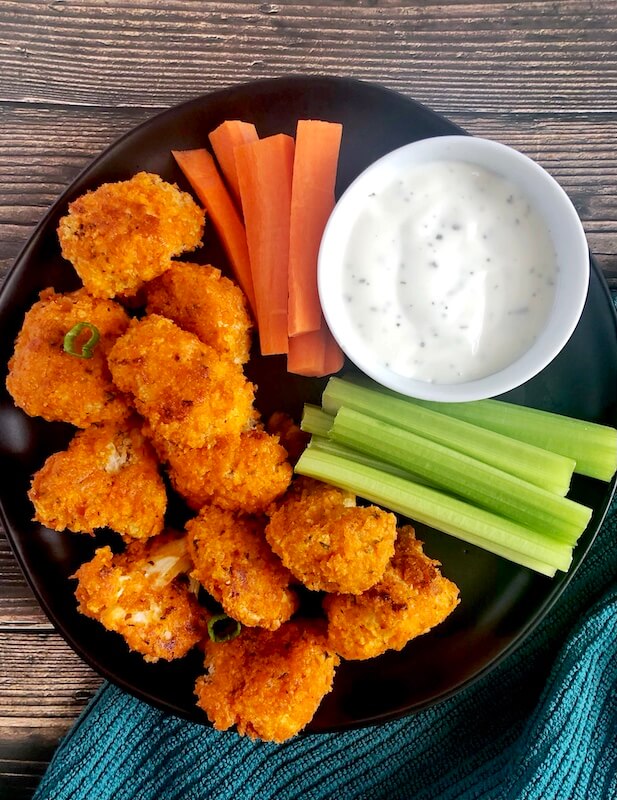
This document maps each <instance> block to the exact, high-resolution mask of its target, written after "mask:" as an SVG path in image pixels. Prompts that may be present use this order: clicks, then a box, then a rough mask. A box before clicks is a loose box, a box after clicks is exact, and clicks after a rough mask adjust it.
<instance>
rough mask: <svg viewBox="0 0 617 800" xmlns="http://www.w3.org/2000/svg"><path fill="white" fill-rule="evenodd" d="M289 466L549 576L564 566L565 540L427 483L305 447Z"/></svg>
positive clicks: (567, 559) (566, 556)
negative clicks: (473, 504)
mask: <svg viewBox="0 0 617 800" xmlns="http://www.w3.org/2000/svg"><path fill="white" fill-rule="evenodd" d="M295 470H296V472H297V473H299V474H300V475H307V476H309V477H311V478H315V479H317V480H321V481H324V482H326V483H330V484H332V485H333V486H338V487H340V488H341V489H346V490H348V491H352V492H354V493H355V494H357V495H359V496H360V497H363V498H365V499H366V500H369V501H370V502H372V503H377V504H378V505H380V506H384V507H385V508H389V509H390V510H392V511H395V512H397V513H399V514H403V515H404V516H406V517H409V518H410V519H412V520H416V521H417V522H422V523H424V524H425V525H430V526H431V527H433V528H436V529H437V530H440V531H443V532H444V533H448V534H450V535H452V536H456V537H457V538H459V539H462V540H463V541H465V542H468V543H469V544H473V545H476V546H478V547H482V548H483V549H485V550H488V551H490V552H491V553H495V554H496V555H499V556H503V557H504V558H507V559H508V560H510V561H514V562H515V563H517V564H521V565H523V566H526V567H529V568H530V569H533V570H536V571H538V572H541V573H543V574H544V575H549V576H551V575H554V573H555V570H556V569H559V570H562V571H567V569H568V568H569V566H570V563H571V560H572V548H571V547H569V546H568V545H566V544H562V543H560V542H556V541H554V540H553V539H551V538H549V537H546V536H544V535H542V534H540V533H537V532H535V531H532V530H529V529H528V528H525V527H523V526H521V525H518V524H517V523H515V522H512V521H511V520H507V519H504V518H503V517H499V516H497V515H496V514H492V513H491V512H490V511H486V510H484V509H481V508H477V507H475V506H472V505H470V504H469V503H466V502H464V501H463V500H459V499H457V498H454V497H450V496H448V495H445V494H443V493H442V492H439V491H437V490H436V489H433V488H431V487H428V486H420V485H417V484H415V483H413V482H412V481H409V480H405V479H403V478H400V477H398V476H395V475H387V474H385V473H383V472H380V471H379V470H377V469H374V468H372V467H368V466H365V465H362V464H357V463H355V462H353V461H349V460H348V459H346V458H342V457H340V456H336V455H333V454H331V453H325V452H320V451H319V450H314V449H311V448H309V449H307V450H305V451H304V453H303V454H302V456H301V457H300V460H299V461H298V463H297V464H296V468H295Z"/></svg>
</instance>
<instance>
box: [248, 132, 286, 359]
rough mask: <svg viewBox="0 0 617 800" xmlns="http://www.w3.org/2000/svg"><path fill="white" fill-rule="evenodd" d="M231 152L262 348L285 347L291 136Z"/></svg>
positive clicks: (283, 350)
mask: <svg viewBox="0 0 617 800" xmlns="http://www.w3.org/2000/svg"><path fill="white" fill-rule="evenodd" d="M235 154H236V168H237V170H238V181H239V184H240V196H241V198H242V208H243V210H244V222H245V225H246V236H247V241H248V246H249V255H250V259H251V273H252V276H253V286H254V288H255V300H256V302H257V327H258V329H259V342H260V346H261V353H262V355H273V354H275V353H287V351H288V338H287V280H288V264H289V217H290V208H291V180H292V172H293V158H294V140H293V139H292V138H291V136H286V135H285V134H282V133H279V134H276V136H268V137H267V138H265V139H258V140H257V141H256V142H249V143H248V144H242V145H239V146H238V147H237V148H236V150H235Z"/></svg>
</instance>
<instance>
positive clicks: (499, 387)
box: [317, 135, 590, 402]
mask: <svg viewBox="0 0 617 800" xmlns="http://www.w3.org/2000/svg"><path fill="white" fill-rule="evenodd" d="M423 151H428V152H429V155H428V157H423ZM487 156H488V158H489V160H490V159H491V157H493V156H497V157H503V159H504V164H505V165H506V167H507V168H505V169H504V170H503V171H497V170H496V169H495V168H494V167H493V166H489V165H487V163H486V157H487ZM442 160H451V161H462V162H467V163H476V164H478V165H479V166H481V167H484V168H486V169H489V170H491V171H493V172H498V174H500V175H501V176H502V177H504V178H506V179H507V180H512V181H513V182H514V183H521V181H519V180H518V179H517V175H516V170H517V169H521V170H524V171H525V173H526V175H527V176H528V180H527V183H526V186H527V185H530V184H533V185H535V186H542V187H543V189H544V190H545V191H546V192H547V194H548V195H550V203H551V205H554V206H555V208H556V209H557V212H558V214H559V216H560V218H563V225H564V226H565V227H567V228H568V229H569V230H570V233H571V236H572V237H573V239H574V248H573V249H572V252H571V255H570V262H571V263H572V264H573V265H575V267H576V268H574V269H569V270H566V271H565V273H564V271H563V270H562V275H564V274H567V277H568V284H569V286H568V303H567V308H565V307H564V306H563V305H560V306H559V308H558V309H557V306H556V305H555V301H554V303H553V307H552V309H551V311H550V312H549V315H548V317H547V321H546V323H545V325H544V326H543V328H542V330H541V332H540V334H539V335H538V336H537V337H536V339H535V341H534V342H533V344H532V345H531V347H530V348H528V349H527V350H526V351H524V352H523V353H522V354H520V355H519V356H518V357H517V358H516V359H515V360H514V361H513V362H511V363H509V364H507V365H506V366H505V367H503V368H502V369H500V370H498V371H497V372H494V373H491V374H489V375H486V376H484V377H481V378H476V379H473V380H468V381H461V382H459V383H449V384H446V383H435V382H428V381H424V380H419V379H416V378H411V377H406V376H403V375H400V374H399V373H396V372H394V371H393V370H391V369H390V368H388V367H385V366H384V365H382V364H379V363H378V362H377V361H376V360H375V359H374V358H372V357H371V352H370V350H369V349H368V348H363V347H361V345H360V341H359V340H356V341H355V342H350V341H349V340H348V338H347V337H346V336H345V334H344V333H343V331H342V329H341V321H342V320H343V319H344V315H343V314H341V310H342V306H343V302H342V292H339V293H338V294H337V293H336V292H335V291H333V288H332V287H333V283H334V282H335V281H336V280H337V279H338V278H339V276H340V274H341V271H342V269H343V259H342V258H340V251H342V249H343V248H342V247H341V246H340V242H341V240H344V241H346V240H347V239H346V237H345V235H344V234H342V233H341V231H344V230H345V228H347V229H349V227H350V225H351V222H353V219H354V213H355V209H356V206H357V205H358V197H357V196H358V194H360V193H363V192H366V191H367V187H369V186H373V187H374V185H375V184H379V182H380V179H381V178H382V177H383V174H384V173H386V172H389V171H391V170H392V166H393V164H397V163H400V162H407V163H411V164H415V163H418V164H421V163H430V162H431V161H442ZM522 188H523V191H525V192H526V194H529V191H528V190H527V189H526V188H525V186H523V187H522ZM532 202H533V201H532ZM536 209H537V203H536ZM539 213H540V214H541V216H543V217H544V218H545V221H546V214H545V213H543V212H542V211H540V212H539ZM547 227H549V228H550V227H551V226H550V225H548V222H547ZM551 236H552V238H553V240H554V236H553V234H551ZM333 253H334V255H333ZM589 259H590V251H589V246H588V243H587V239H586V235H585V231H584V228H583V225H582V222H581V220H580V218H579V216H578V213H577V211H576V209H575V207H574V204H573V203H572V201H571V199H570V198H569V196H568V194H567V193H566V191H565V190H564V189H563V187H562V186H561V185H560V184H559V183H558V182H557V181H556V180H555V178H554V177H553V176H552V175H551V174H550V173H549V172H548V171H547V170H546V169H545V168H544V167H542V166H541V165H540V164H539V163H538V162H537V161H534V160H533V159H532V158H530V157H529V156H527V155H525V154H524V153H521V152H520V151H519V150H516V149H515V148H513V147H510V146H509V145H506V144H503V143H502V142H499V141H496V140H493V139H488V138H483V137H478V136H469V135H446V136H432V137H426V138H422V139H417V140H415V141H413V142H409V143H408V144H405V145H403V146H402V147H399V148H396V149H395V150H392V151H390V152H389V153H386V154H385V155H383V156H381V157H380V158H379V159H377V160H376V161H374V162H373V163H372V164H370V165H369V166H368V167H367V168H366V169H365V170H363V172H361V173H360V174H359V175H358V176H357V177H356V178H355V180H354V181H353V182H352V183H351V184H350V185H349V186H348V187H347V189H346V190H345V192H343V194H342V195H341V197H340V199H339V200H338V202H337V203H336V205H335V208H334V210H333V212H332V214H331V215H330V217H329V219H328V222H327V224H326V227H325V230H324V234H323V237H322V241H321V246H320V249H319V257H318V270H317V283H318V290H319V297H320V302H321V307H322V311H323V315H324V318H325V320H326V323H327V325H328V327H329V329H330V331H331V332H332V335H333V336H334V338H335V339H336V341H337V342H338V344H339V346H340V347H341V349H342V350H343V352H344V353H345V354H346V355H347V357H348V358H349V359H350V360H351V361H352V362H353V363H354V364H355V365H356V366H357V367H358V368H359V369H360V370H361V371H362V372H364V373H365V374H366V375H368V376H369V377H370V378H372V379H373V380H375V381H377V382H378V383H379V384H381V385H383V386H385V387H387V388H388V389H392V390H394V391H396V392H399V393H400V394H404V395H408V396H410V397H415V398H418V399H421V400H434V401H444V402H465V401H472V400H481V399H486V398H489V397H495V396H497V395H501V394H503V393H505V392H507V391H510V390H511V389H515V388H517V387H518V386H521V385H523V384H524V383H526V382H527V381H528V380H530V379H531V378H533V377H534V376H535V375H537V374H538V373H539V372H541V371H542V370H543V369H544V368H545V367H547V366H548V365H549V364H550V363H551V362H552V361H553V359H554V358H555V357H556V356H557V355H558V354H559V352H561V350H562V349H563V347H564V346H565V345H566V343H567V342H568V340H569V339H570V337H571V336H572V334H573V333H574V330H575V329H576V326H577V324H578V322H579V320H580V317H581V315H582V312H583V308H584V306H585V301H586V299H587V293H588V288H589V277H590V269H589ZM563 280H564V279H563V277H562V279H561V281H560V283H561V284H562V285H563ZM557 289H559V286H558V287H557ZM557 294H558V291H556V297H557ZM564 311H565V312H566V313H564ZM547 332H549V333H552V337H549V336H548V334H547ZM546 338H550V341H549V342H548V344H546V343H545V342H544V340H545V339H546Z"/></svg>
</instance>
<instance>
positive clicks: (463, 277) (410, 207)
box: [343, 161, 557, 384]
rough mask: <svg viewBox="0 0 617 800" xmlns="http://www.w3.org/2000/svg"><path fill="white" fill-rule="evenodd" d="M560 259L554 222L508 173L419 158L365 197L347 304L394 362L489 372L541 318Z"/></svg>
mask: <svg viewBox="0 0 617 800" xmlns="http://www.w3.org/2000/svg"><path fill="white" fill-rule="evenodd" d="M556 261H557V259H556V254H555V249H554V247H553V244H552V241H551V237H550V234H549V231H548V229H547V227H546V224H545V223H544V221H543V220H542V218H541V217H540V216H539V215H538V214H537V213H536V212H535V211H534V209H533V208H532V206H531V204H530V202H529V200H528V198H527V196H526V195H525V194H523V193H522V192H521V191H520V190H519V189H518V188H517V187H516V186H515V185H514V184H512V183H511V182H510V181H508V180H506V179H504V178H502V177H501V176H499V175H497V174H496V173H494V172H491V171H489V170H487V169H485V168H483V167H479V166H477V165H475V164H469V163H466V162H462V161H433V162H430V163H425V164H418V165H413V166H411V167H408V168H407V169H406V170H405V171H404V172H401V173H399V174H397V175H396V177H395V178H394V179H393V180H392V182H390V183H389V184H387V185H386V186H384V187H383V188H382V189H380V190H379V191H375V192H370V193H369V194H368V195H367V197H366V200H365V204H364V209H363V210H362V211H361V212H360V214H359V215H358V218H357V220H356V222H355V224H354V226H353V229H352V230H351V231H350V236H349V241H348V243H347V246H346V249H345V255H344V270H343V292H344V300H345V309H346V312H347V313H348V315H349V323H350V325H351V327H352V328H353V329H354V330H355V331H356V333H357V335H358V336H359V337H360V338H361V340H362V342H363V346H364V347H366V348H367V349H369V350H370V351H371V353H372V355H373V357H374V358H375V359H376V360H378V361H379V362H380V363H381V364H383V365H384V366H387V367H388V368H389V369H391V370H392V371H394V372H396V373H398V374H400V375H403V376H406V377H411V378H415V379H417V380H422V381H426V382H432V383H442V384H448V383H460V382H463V381H468V380H474V379H478V378H483V377H485V376H487V375H491V374H493V373H494V372H497V371H499V370H500V369H502V368H504V367H506V366H507V365H508V364H510V363H512V362H513V361H515V360H516V359H517V358H518V357H519V356H521V355H522V354H523V353H524V352H525V351H526V350H528V349H529V347H530V346H531V345H532V343H533V342H534V340H535V339H536V337H537V336H538V334H539V332H540V331H541V329H542V328H543V326H544V324H545V322H546V320H547V318H548V315H549V313H550V310H551V306H552V304H553V300H554V293H555V276H556V271H557V263H556Z"/></svg>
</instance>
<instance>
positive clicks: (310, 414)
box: [300, 403, 334, 436]
mask: <svg viewBox="0 0 617 800" xmlns="http://www.w3.org/2000/svg"><path fill="white" fill-rule="evenodd" d="M333 422H334V417H333V416H331V415H330V414H326V412H325V411H323V409H321V408H320V407H319V406H313V405H311V404H310V403H305V404H304V410H303V412H302V422H301V423H300V427H301V428H302V430H303V431H305V432H306V433H312V434H314V435H315V436H327V435H328V432H329V430H330V428H331V427H332V423H333Z"/></svg>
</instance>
